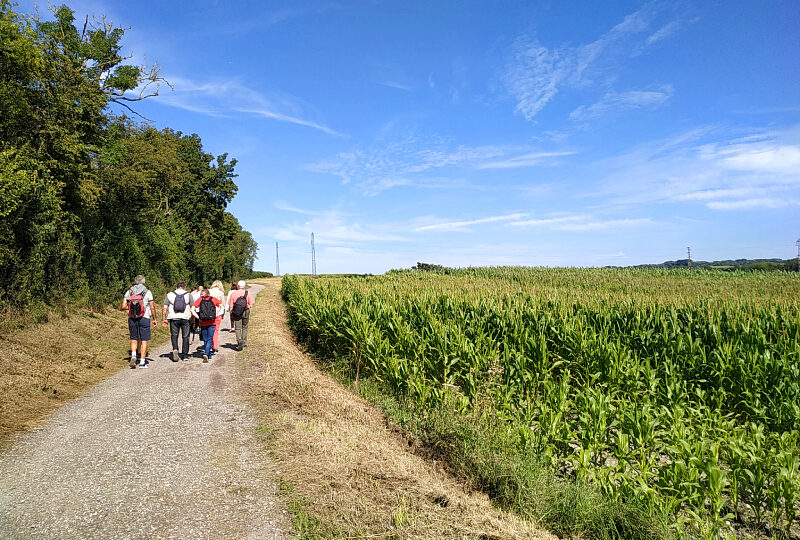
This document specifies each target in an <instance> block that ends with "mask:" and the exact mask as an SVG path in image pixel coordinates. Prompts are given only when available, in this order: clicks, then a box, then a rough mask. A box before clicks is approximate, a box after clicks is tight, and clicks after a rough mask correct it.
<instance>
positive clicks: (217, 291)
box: [208, 279, 225, 354]
mask: <svg viewBox="0 0 800 540" xmlns="http://www.w3.org/2000/svg"><path fill="white" fill-rule="evenodd" d="M208 294H210V295H211V296H213V297H214V298H216V299H217V300H219V303H220V304H222V315H220V316H219V317H217V320H216V321H214V325H215V330H214V339H213V340H212V343H211V349H212V351H213V352H214V354H217V353H218V352H219V331H220V329H221V328H222V318H223V317H224V316H225V285H223V284H222V282H221V281H220V280H218V279H215V280H214V283H212V284H211V288H210V289H209V290H208Z"/></svg>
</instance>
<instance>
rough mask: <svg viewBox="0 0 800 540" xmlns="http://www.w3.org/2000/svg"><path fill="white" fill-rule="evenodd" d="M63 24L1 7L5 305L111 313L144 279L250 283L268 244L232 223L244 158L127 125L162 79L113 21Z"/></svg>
mask: <svg viewBox="0 0 800 540" xmlns="http://www.w3.org/2000/svg"><path fill="white" fill-rule="evenodd" d="M54 15H55V20H52V21H42V20H40V19H39V18H38V17H27V16H23V15H21V14H19V13H16V12H15V11H13V10H12V9H11V4H10V3H9V2H8V1H7V0H0V307H2V306H5V307H9V306H24V305H27V304H29V303H31V302H34V301H46V302H48V303H50V302H52V301H54V300H58V299H61V298H70V299H78V300H85V301H89V302H92V303H104V302H106V301H108V300H110V299H112V298H117V297H118V296H119V295H120V294H121V292H122V291H123V290H124V289H125V287H126V286H128V285H129V284H130V283H131V280H132V278H133V277H134V276H135V275H137V274H144V275H145V276H146V277H147V278H148V284H151V283H152V284H154V285H158V284H159V283H160V282H166V283H174V282H175V281H177V280H179V279H184V280H187V281H190V282H202V283H208V282H209V281H210V280H213V279H215V278H219V279H222V280H224V281H231V280H233V279H235V278H239V277H245V278H247V277H250V275H251V273H252V267H253V261H254V258H255V255H256V247H257V246H256V243H255V241H254V240H253V238H252V236H251V235H250V233H249V232H247V231H245V230H244V229H242V227H241V225H240V224H239V222H238V221H237V220H236V218H235V217H234V216H233V215H232V214H231V213H230V212H227V211H226V207H227V205H228V203H229V202H230V201H231V199H232V198H233V197H234V195H235V194H236V191H237V187H236V184H235V183H234V181H233V179H234V178H235V177H236V174H234V166H235V165H236V160H235V159H228V157H227V155H226V154H223V155H220V156H213V155H211V154H209V153H207V152H205V151H204V150H203V145H202V141H201V140H200V137H198V136H197V135H194V134H193V135H184V134H182V133H181V132H179V131H173V130H171V129H164V130H156V129H154V128H152V127H150V126H149V125H148V124H140V123H137V122H134V121H132V120H131V119H130V118H128V117H126V116H124V115H123V116H115V115H114V114H113V112H112V110H111V107H110V105H111V104H112V103H116V104H117V105H118V106H117V107H116V108H117V109H119V106H121V107H123V108H126V109H128V110H130V111H134V110H133V108H132V103H133V102H136V101H138V100H140V99H144V98H146V97H152V96H154V95H157V93H158V91H157V88H158V85H159V84H165V83H166V81H164V80H163V79H161V78H160V77H159V74H158V67H157V66H153V67H151V68H145V67H137V66H133V65H128V64H126V63H125V60H126V59H125V58H123V57H121V56H120V54H119V53H120V48H121V43H120V40H121V38H122V36H123V30H122V29H120V28H115V27H113V26H112V25H111V24H108V23H106V21H105V20H101V21H99V22H95V23H94V24H93V23H92V22H91V21H83V20H81V21H79V22H78V23H77V24H76V23H75V20H74V15H73V12H72V10H70V9H69V8H67V7H64V6H62V7H61V8H58V9H57V10H56V11H55V12H54ZM120 110H121V109H120ZM134 112H135V111H134Z"/></svg>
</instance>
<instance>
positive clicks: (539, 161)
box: [475, 152, 577, 169]
mask: <svg viewBox="0 0 800 540" xmlns="http://www.w3.org/2000/svg"><path fill="white" fill-rule="evenodd" d="M576 153H577V152H531V153H528V154H522V155H520V156H513V157H509V158H508V159H504V160H500V161H488V162H485V163H479V164H478V165H476V166H475V168H476V169H514V168H519V167H536V166H541V165H543V164H545V162H548V160H549V158H555V157H563V156H572V155H574V154H576ZM549 163H551V164H554V162H553V160H549Z"/></svg>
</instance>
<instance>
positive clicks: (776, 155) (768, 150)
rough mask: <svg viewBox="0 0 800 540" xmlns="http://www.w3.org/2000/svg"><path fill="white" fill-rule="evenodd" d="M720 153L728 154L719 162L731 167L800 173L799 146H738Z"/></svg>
mask: <svg viewBox="0 0 800 540" xmlns="http://www.w3.org/2000/svg"><path fill="white" fill-rule="evenodd" d="M720 154H721V155H728V154H730V155H729V157H723V158H722V160H721V163H722V165H723V166H724V167H728V168H731V169H738V170H745V171H758V172H777V173H795V174H798V175H800V146H762V147H759V148H754V149H752V150H749V149H744V148H743V147H742V146H739V147H738V148H733V149H731V150H726V151H723V152H720Z"/></svg>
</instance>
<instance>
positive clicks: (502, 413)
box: [283, 268, 800, 538]
mask: <svg viewBox="0 0 800 540" xmlns="http://www.w3.org/2000/svg"><path fill="white" fill-rule="evenodd" d="M799 289H800V283H798V282H797V279H795V276H794V275H792V274H789V273H763V272H747V273H744V272H741V273H724V274H722V273H713V272H695V271H690V270H635V269H626V270H622V269H538V268H533V269H530V268H494V269H487V268H470V269H465V270H451V271H448V272H432V273H431V272H425V273H420V272H416V271H406V272H394V273H392V274H391V275H387V276H380V277H374V278H350V279H338V280H337V279H334V278H330V279H325V280H313V279H309V278H305V277H294V276H287V277H284V282H283V295H284V298H285V299H287V304H288V312H289V316H290V323H291V326H292V329H293V331H294V332H295V333H296V334H297V336H298V337H299V339H301V340H302V341H303V342H305V343H306V344H308V346H309V347H310V348H311V349H312V350H314V351H316V352H318V353H319V354H320V355H322V356H324V357H331V358H334V359H337V361H338V362H339V363H341V364H342V365H344V366H346V372H347V374H348V375H349V376H351V377H356V378H358V377H361V378H364V377H369V378H374V379H375V380H377V381H379V382H380V384H382V385H385V387H386V388H389V389H390V390H391V391H392V392H394V393H395V394H396V395H397V396H399V397H400V398H401V399H404V400H408V401H409V402H410V403H412V404H413V406H414V408H415V410H416V411H423V412H422V413H421V414H427V413H424V411H426V410H430V411H437V410H440V409H441V408H442V407H446V409H447V410H450V411H453V412H454V413H457V415H461V416H462V417H463V418H464V421H463V422H461V423H460V424H459V425H466V426H470V425H473V424H481V423H484V424H488V425H489V426H491V425H492V423H494V425H496V431H495V432H494V435H492V437H488V439H492V438H493V439H494V440H495V441H496V442H495V443H494V444H492V445H491V446H492V448H493V449H494V452H487V451H485V450H483V449H482V448H483V447H482V446H481V445H480V444H477V443H474V441H473V442H470V441H472V440H473V439H472V437H473V435H471V432H469V431H464V430H462V429H460V428H459V429H455V430H452V431H451V436H449V437H448V436H444V435H442V434H441V433H442V430H441V428H440V427H436V422H438V420H436V418H437V417H440V416H443V415H440V414H438V413H436V412H432V413H431V414H432V417H431V422H433V423H434V428H433V429H428V430H427V431H428V432H433V433H438V435H437V436H436V438H435V439H434V440H433V442H434V444H439V445H443V447H444V448H446V449H448V450H447V451H448V453H449V454H451V455H453V450H452V449H453V448H457V447H459V446H461V447H464V448H466V450H462V451H460V452H456V454H455V455H457V456H459V455H460V456H461V457H459V458H458V461H460V462H461V463H463V464H464V465H463V467H461V469H462V470H474V471H478V470H484V471H487V472H486V473H484V474H482V475H481V478H482V480H481V487H482V488H484V489H486V490H487V491H488V492H489V493H490V495H492V496H493V497H494V498H495V500H497V501H498V502H499V503H501V504H503V505H507V506H510V507H513V508H516V509H517V510H518V511H520V512H521V513H522V514H525V515H532V516H534V517H536V516H542V515H548V516H552V515H555V513H557V512H555V510H553V509H552V508H550V509H549V510H546V511H544V512H542V511H541V510H537V505H538V504H539V503H538V502H537V497H536V494H535V493H531V492H530V490H531V489H532V488H531V486H534V487H535V486H536V485H537V482H535V481H532V482H529V481H527V480H525V478H526V477H527V476H528V473H526V472H525V471H529V470H534V469H529V466H528V465H519V466H517V465H513V466H512V465H510V464H513V463H515V459H516V460H517V461H516V463H519V464H525V463H527V462H528V461H532V462H533V463H534V464H544V466H545V467H547V468H549V469H550V470H551V471H553V472H554V473H556V474H558V475H559V476H561V477H562V478H564V479H567V480H569V481H571V482H574V483H575V485H577V486H582V485H588V486H591V487H592V489H593V490H595V491H596V492H598V493H600V494H603V496H604V497H606V499H607V503H602V505H603V506H604V507H606V505H610V506H607V508H608V509H612V510H609V512H611V515H610V514H608V513H607V512H605V511H604V512H600V513H599V514H597V517H596V519H595V518H591V516H590V514H591V512H589V513H587V512H583V511H581V512H580V513H579V515H580V516H583V517H580V520H581V521H583V520H585V519H588V521H586V523H590V522H591V523H599V522H605V520H608V519H610V521H608V524H609V527H610V529H609V528H603V529H602V530H607V531H613V530H626V529H625V528H626V527H628V526H630V524H631V523H634V522H636V520H639V519H640V518H641V516H649V519H652V520H654V521H655V522H662V521H663V522H669V523H670V524H671V525H672V528H673V531H674V532H675V533H677V534H679V535H687V536H699V537H704V538H718V537H720V536H726V535H732V534H734V531H735V530H736V529H737V528H739V529H742V528H748V527H751V528H758V529H761V530H768V531H769V533H770V534H772V535H775V536H777V537H791V535H793V534H795V533H794V532H792V531H796V530H797V529H796V528H797V526H798V517H797V516H798V510H800V468H798V461H800V449H799V443H800V306H798V304H797V298H798V297H800V295H798V293H800V290H799ZM489 432H491V430H490V429H488V428H487V429H484V430H482V431H481V433H482V434H486V433H489ZM470 448H472V449H471V450H470ZM493 454H495V455H497V456H504V457H502V458H497V459H499V460H500V461H499V462H495V461H494V459H495V458H493V457H492V455H493ZM513 456H516V458H514V457H513ZM469 459H472V460H473V461H474V462H472V463H471V462H470V461H469ZM485 460H488V462H486V463H484V461H485ZM492 468H494V469H495V473H496V474H495V473H492V472H491V471H492ZM577 495H581V497H583V494H582V493H581V492H576V496H577ZM565 497H566V495H565ZM562 499H563V497H562ZM590 499H591V500H592V501H594V502H591V504H590V506H593V507H596V506H597V505H598V504H600V503H598V502H597V499H594V498H591V497H590ZM586 500H588V499H586V498H585V497H583V498H576V499H574V501H573V503H570V504H569V505H567V507H565V508H564V510H565V511H566V510H570V511H571V510H572V509H574V508H575V507H576V506H580V505H583V504H585V501H586ZM581 501H583V502H581ZM615 501H618V502H622V503H625V505H626V506H622V507H617V506H614V505H615V504H616V503H615ZM614 508H616V510H613V509H614ZM626 508H628V509H629V510H626ZM630 509H633V510H630ZM614 515H616V516H618V517H619V519H617V518H614V517H613V516H614ZM625 516H627V517H625ZM537 519H539V518H538V517H537ZM576 519H578V514H576ZM598 520H599V521H598ZM562 521H563V520H562V519H561V518H559V519H558V522H559V523H561V522H562ZM567 521H570V520H567ZM573 521H574V520H573ZM729 523H732V524H733V525H729ZM596 526H598V525H591V526H590V525H586V527H588V530H594V527H596ZM560 527H561V526H560V525H559V526H558V528H559V530H562V531H563V532H564V533H565V534H575V533H576V532H577V530H578V529H576V530H570V529H562V528H560ZM604 527H605V526H604ZM620 527H622V528H621V529H620ZM636 527H637V528H640V527H639V526H636ZM581 528H583V526H581V527H579V529H581ZM597 530H600V529H597ZM604 534H605V533H604ZM609 534H610V536H611V537H627V536H628V534H629V533H628V532H625V533H619V534H612V533H609Z"/></svg>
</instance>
